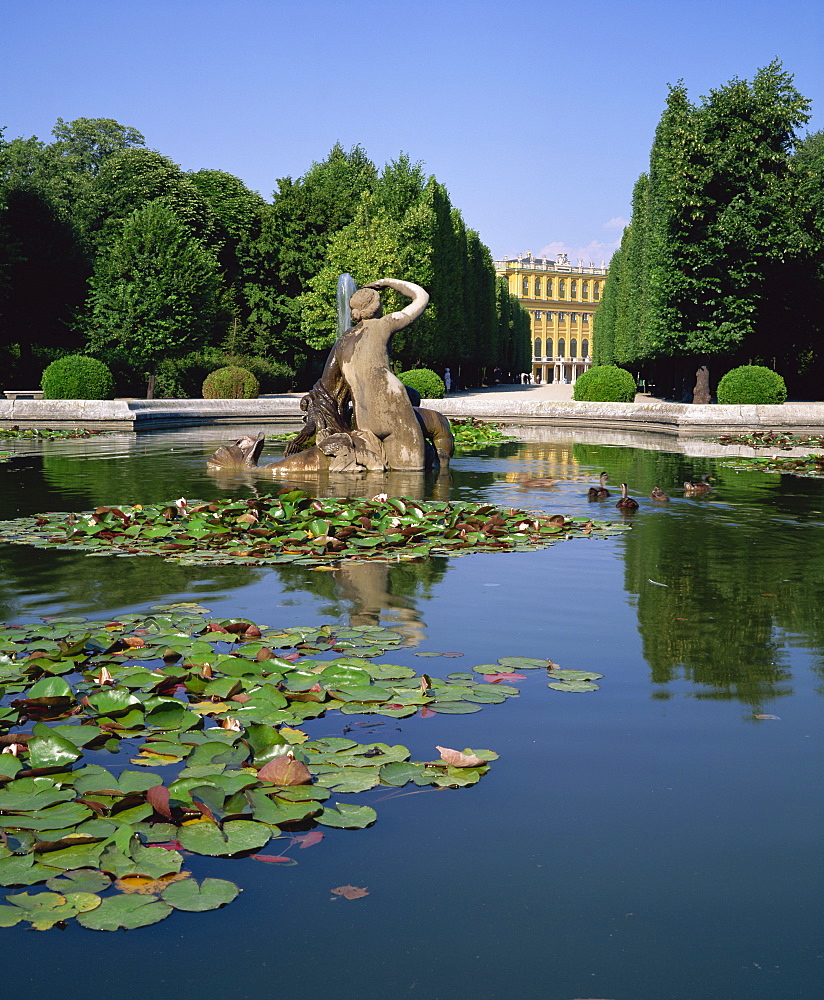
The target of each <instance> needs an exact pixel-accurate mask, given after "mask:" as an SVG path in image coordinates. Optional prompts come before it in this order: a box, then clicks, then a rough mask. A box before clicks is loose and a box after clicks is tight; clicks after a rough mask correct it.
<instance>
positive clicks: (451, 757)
mask: <svg viewBox="0 0 824 1000" xmlns="http://www.w3.org/2000/svg"><path fill="white" fill-rule="evenodd" d="M435 749H436V750H438V751H439V752H440V755H441V760H445V761H446V763H447V764H449V765H450V766H451V767H481V766H483V765H484V764H485V763H486V761H485V760H481V758H480V757H476V756H475V754H474V753H461V751H460V750H450V748H449V747H439V746H436V747H435Z"/></svg>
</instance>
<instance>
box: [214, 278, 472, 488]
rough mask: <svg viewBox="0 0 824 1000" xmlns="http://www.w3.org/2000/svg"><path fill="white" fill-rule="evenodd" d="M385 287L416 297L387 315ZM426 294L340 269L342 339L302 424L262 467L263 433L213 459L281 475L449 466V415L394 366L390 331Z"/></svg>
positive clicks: (307, 401)
mask: <svg viewBox="0 0 824 1000" xmlns="http://www.w3.org/2000/svg"><path fill="white" fill-rule="evenodd" d="M353 288H354V289H355V291H354V292H352V293H351V294H349V293H350V292H351V290H352V289H353ZM383 288H393V289H395V290H396V291H398V292H401V293H402V294H403V295H405V296H407V298H409V299H411V301H410V303H409V304H408V305H407V306H406V307H405V308H403V309H401V310H400V311H398V312H393V313H390V314H389V315H387V316H384V314H383V310H382V308H381V296H380V291H381V289H383ZM428 301H429V295H428V293H427V292H426V291H424V289H423V288H421V287H420V285H416V284H414V283H413V282H411V281H400V280H398V279H396V278H381V279H380V280H378V281H373V282H371V283H370V284H368V285H365V286H364V287H363V288H357V287H356V286H355V283H354V281H353V280H352V278H351V277H350V276H349V275H341V277H340V279H339V280H338V331H339V335H338V339H337V340H336V341H335V344H334V346H333V347H332V350H331V351H330V352H329V356H328V358H327V359H326V364H325V366H324V369H323V374H322V375H321V377H320V378H319V379H318V381H317V382H316V383H315V385H314V386H313V387H312V389H311V391H310V392H308V393H307V394H306V395H305V396H304V397H303V399H302V400H301V403H300V407H301V410H303V412H304V418H303V428H302V429H301V430H300V432H299V433H298V434H297V435H296V437H294V438H293V439H292V440H291V441H290V442H289V443H288V445H287V446H286V450H285V454H284V457H283V458H282V459H281V460H280V461H279V462H274V463H272V464H270V465H265V466H258V464H257V463H258V459H259V457H260V453H261V451H262V450H263V443H264V437H263V435H262V434H258V435H257V437H244V438H241V439H240V440H239V441H236V442H235V443H234V444H231V445H225V446H223V447H221V448H218V450H217V451H216V452H215V453H214V454H213V455H212V457H211V458H210V459H209V466H210V467H211V468H213V469H226V468H235V469H237V468H241V469H255V470H258V471H265V473H266V474H267V475H273V476H277V475H288V474H290V473H301V472H322V471H325V470H328V471H329V472H381V471H385V470H400V471H409V472H416V471H420V470H423V469H425V468H432V467H434V466H437V465H441V466H444V465H447V464H448V463H449V459H450V458H451V457H452V454H453V452H454V450H455V441H454V438H453V436H452V430H451V427H450V425H449V421H448V420H447V418H446V417H444V416H443V414H441V413H438V412H437V411H436V410H428V409H425V408H423V407H421V406H418V405H417V404H418V403H419V402H420V397H419V396H418V394H417V393H416V392H415V391H414V390H412V389H409V388H407V387H406V386H405V385H404V384H403V383H402V382H401V381H400V379H399V378H398V377H397V376H396V375H395V374H394V373H393V372H392V370H391V368H390V367H389V345H390V342H391V339H392V335H393V334H394V333H395V332H396V331H397V330H402V329H403V328H404V327H406V326H409V324H410V323H412V322H413V321H414V320H415V319H417V318H418V316H420V315H421V313H422V312H423V311H424V309H425V308H426V305H427V303H428ZM347 307H348V308H347ZM348 310H351V322H352V323H353V324H354V325H350V323H349V316H348ZM341 331H342V332H341ZM313 438H314V442H315V443H314V445H313V446H310V442H311V441H312V439H313Z"/></svg>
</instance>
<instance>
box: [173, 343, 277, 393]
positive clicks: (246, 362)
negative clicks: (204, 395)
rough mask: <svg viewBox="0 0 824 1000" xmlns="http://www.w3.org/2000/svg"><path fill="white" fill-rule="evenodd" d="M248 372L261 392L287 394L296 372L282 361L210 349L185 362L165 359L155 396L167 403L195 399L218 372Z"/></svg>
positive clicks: (182, 359)
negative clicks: (221, 369)
mask: <svg viewBox="0 0 824 1000" xmlns="http://www.w3.org/2000/svg"><path fill="white" fill-rule="evenodd" d="M227 366H229V367H240V368H246V369H248V370H249V371H250V372H251V373H252V374H253V375H254V376H255V378H256V379H257V380H258V383H259V386H260V390H259V391H260V392H264V393H268V392H286V391H288V390H289V388H290V387H291V385H292V384H293V381H294V372H293V371H292V369H291V368H289V367H288V366H287V365H285V364H283V363H282V362H280V361H273V360H272V359H271V358H265V357H260V356H259V355H253V354H227V353H226V352H225V351H222V350H219V349H217V348H211V347H207V348H204V350H202V351H193V352H192V353H191V354H187V355H185V356H184V357H182V358H165V359H164V360H163V361H161V363H160V364H159V365H158V369H157V380H156V382H155V395H156V396H157V397H159V398H164V399H194V398H196V397H199V396H200V395H201V390H202V387H203V380H204V379H205V378H206V376H207V375H208V374H209V373H210V372H213V371H216V370H217V369H218V368H226V367H227Z"/></svg>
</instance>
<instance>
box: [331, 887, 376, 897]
mask: <svg viewBox="0 0 824 1000" xmlns="http://www.w3.org/2000/svg"><path fill="white" fill-rule="evenodd" d="M331 891H332V895H333V896H341V897H343V899H362V898H363V897H364V896H368V895H369V890H368V889H367V887H366V886H365V885H364V886H357V885H339V886H338V887H337V888H336V889H332V890H331Z"/></svg>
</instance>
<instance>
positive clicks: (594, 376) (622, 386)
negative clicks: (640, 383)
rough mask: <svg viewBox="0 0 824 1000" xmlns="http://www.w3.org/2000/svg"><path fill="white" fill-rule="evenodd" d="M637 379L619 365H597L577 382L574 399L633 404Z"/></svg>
mask: <svg viewBox="0 0 824 1000" xmlns="http://www.w3.org/2000/svg"><path fill="white" fill-rule="evenodd" d="M635 393H636V387H635V379H634V378H633V377H632V375H630V373H629V372H628V371H626V369H624V368H619V367H618V366H617V365H596V366H595V367H594V368H590V369H589V371H586V372H583V373H582V374H580V375H579V376H578V378H577V379H576V380H575V386H574V388H573V391H572V398H573V399H577V400H579V401H587V402H591V403H632V402H633V401H634V399H635Z"/></svg>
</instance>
